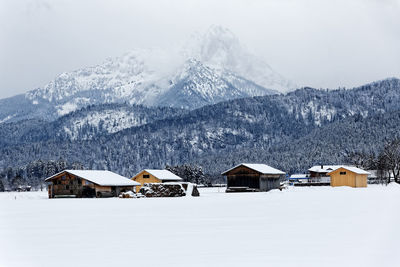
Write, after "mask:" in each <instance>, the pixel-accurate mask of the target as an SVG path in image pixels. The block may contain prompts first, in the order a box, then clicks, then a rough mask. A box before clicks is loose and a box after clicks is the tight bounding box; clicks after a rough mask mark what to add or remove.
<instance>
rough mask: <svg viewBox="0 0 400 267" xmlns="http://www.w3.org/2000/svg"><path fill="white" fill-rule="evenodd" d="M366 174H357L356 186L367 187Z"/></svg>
mask: <svg viewBox="0 0 400 267" xmlns="http://www.w3.org/2000/svg"><path fill="white" fill-rule="evenodd" d="M367 180H368V174H357V176H356V187H367Z"/></svg>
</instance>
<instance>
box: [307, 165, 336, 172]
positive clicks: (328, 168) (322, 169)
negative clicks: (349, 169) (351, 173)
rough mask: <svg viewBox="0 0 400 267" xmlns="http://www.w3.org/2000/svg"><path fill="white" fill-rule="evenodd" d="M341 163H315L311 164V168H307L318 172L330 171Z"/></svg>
mask: <svg viewBox="0 0 400 267" xmlns="http://www.w3.org/2000/svg"><path fill="white" fill-rule="evenodd" d="M342 166H343V165H322V168H321V165H316V166H312V167H311V168H309V169H308V171H310V172H318V173H327V172H330V171H334V170H336V169H338V168H340V167H342Z"/></svg>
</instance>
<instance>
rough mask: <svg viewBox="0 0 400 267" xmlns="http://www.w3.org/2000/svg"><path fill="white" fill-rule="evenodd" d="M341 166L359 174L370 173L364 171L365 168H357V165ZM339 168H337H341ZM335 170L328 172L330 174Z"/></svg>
mask: <svg viewBox="0 0 400 267" xmlns="http://www.w3.org/2000/svg"><path fill="white" fill-rule="evenodd" d="M339 168H343V169H345V170H348V171H351V172H354V173H357V174H370V173H369V172H367V171H364V170H363V169H360V168H357V167H353V166H340V167H339ZM339 168H337V169H339ZM337 169H336V170H337ZM334 171H335V170H333V171H331V172H329V173H328V174H330V173H332V172H334Z"/></svg>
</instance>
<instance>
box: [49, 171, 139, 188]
mask: <svg viewBox="0 0 400 267" xmlns="http://www.w3.org/2000/svg"><path fill="white" fill-rule="evenodd" d="M63 172H68V173H70V174H72V175H75V176H78V177H80V178H82V179H85V180H87V181H89V182H92V183H95V184H98V185H101V186H136V185H140V183H138V182H135V181H132V180H131V179H129V178H126V177H124V176H121V175H119V174H116V173H114V172H110V171H104V170H101V171H99V170H64V171H62V172H59V173H57V174H55V175H53V176H51V177H49V178H46V180H45V181H49V180H51V179H52V178H54V177H55V176H57V175H59V174H60V173H63Z"/></svg>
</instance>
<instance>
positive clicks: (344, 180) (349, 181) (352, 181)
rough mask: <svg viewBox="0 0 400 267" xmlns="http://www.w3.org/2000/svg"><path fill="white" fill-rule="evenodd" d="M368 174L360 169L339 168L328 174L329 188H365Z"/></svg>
mask: <svg viewBox="0 0 400 267" xmlns="http://www.w3.org/2000/svg"><path fill="white" fill-rule="evenodd" d="M369 174H370V173H369V172H367V171H364V170H362V169H359V168H356V167H351V166H341V167H339V168H337V169H336V170H333V171H331V172H329V173H328V175H329V176H330V177H331V186H351V187H367V178H368V175H369Z"/></svg>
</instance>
